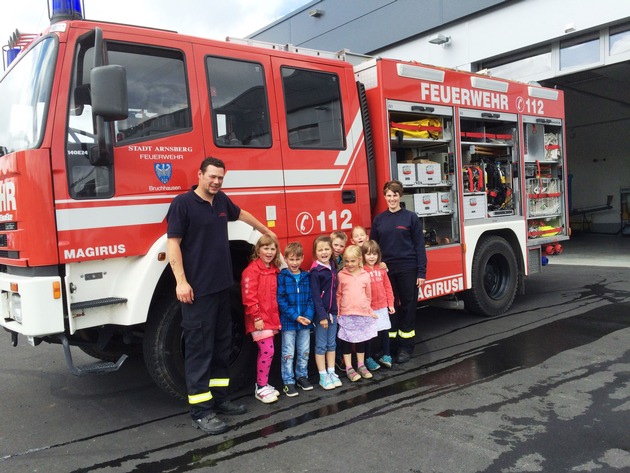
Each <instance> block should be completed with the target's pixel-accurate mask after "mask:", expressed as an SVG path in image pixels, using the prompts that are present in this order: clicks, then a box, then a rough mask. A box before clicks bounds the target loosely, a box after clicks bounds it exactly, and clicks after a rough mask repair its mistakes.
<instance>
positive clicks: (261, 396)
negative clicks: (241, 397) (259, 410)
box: [254, 385, 278, 404]
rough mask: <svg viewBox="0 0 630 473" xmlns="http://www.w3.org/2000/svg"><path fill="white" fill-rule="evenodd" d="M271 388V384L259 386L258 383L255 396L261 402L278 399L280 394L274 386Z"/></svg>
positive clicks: (266, 402)
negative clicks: (274, 389)
mask: <svg viewBox="0 0 630 473" xmlns="http://www.w3.org/2000/svg"><path fill="white" fill-rule="evenodd" d="M270 388H271V386H269V385H267V386H263V387H262V388H259V387H258V385H256V391H255V392H254V396H255V397H256V399H258V400H259V401H260V402H264V403H265V404H269V403H272V402H276V401H277V400H278V396H277V395H276V394H275V392H274V391H273V390H272V389H273V388H271V389H270Z"/></svg>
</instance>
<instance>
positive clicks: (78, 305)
mask: <svg viewBox="0 0 630 473" xmlns="http://www.w3.org/2000/svg"><path fill="white" fill-rule="evenodd" d="M125 302H127V299H125V298H124V297H104V298H103V299H94V300H91V301H82V302H75V303H74V304H70V310H81V309H93V308H94V307H103V306H106V305H114V304H124V303H125Z"/></svg>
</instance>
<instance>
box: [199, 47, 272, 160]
mask: <svg viewBox="0 0 630 473" xmlns="http://www.w3.org/2000/svg"><path fill="white" fill-rule="evenodd" d="M206 73H207V75H208V86H209V88H210V90H209V94H208V95H209V96H210V101H211V109H212V129H213V135H214V143H215V144H216V145H217V146H221V147H249V148H269V147H270V146H271V133H270V126H269V109H268V106H267V92H266V90H265V81H264V69H263V67H262V65H261V64H258V63H255V62H249V61H240V60H236V59H226V58H220V57H208V58H207V59H206Z"/></svg>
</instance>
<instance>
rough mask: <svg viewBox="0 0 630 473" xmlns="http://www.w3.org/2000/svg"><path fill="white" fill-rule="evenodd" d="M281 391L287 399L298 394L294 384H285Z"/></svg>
mask: <svg viewBox="0 0 630 473" xmlns="http://www.w3.org/2000/svg"><path fill="white" fill-rule="evenodd" d="M283 391H284V394H286V395H287V396H288V397H295V396H298V395H299V394H300V393H299V392H298V390H297V389H296V387H295V384H285V385H284V389H283Z"/></svg>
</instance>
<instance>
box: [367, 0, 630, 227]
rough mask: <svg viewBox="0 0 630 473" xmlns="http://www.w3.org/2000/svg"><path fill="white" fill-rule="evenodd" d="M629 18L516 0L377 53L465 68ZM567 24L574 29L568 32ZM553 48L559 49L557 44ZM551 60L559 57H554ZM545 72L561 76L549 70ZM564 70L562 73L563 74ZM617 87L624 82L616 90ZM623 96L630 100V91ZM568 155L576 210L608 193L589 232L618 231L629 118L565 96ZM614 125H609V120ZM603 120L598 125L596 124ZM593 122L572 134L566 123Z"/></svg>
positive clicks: (627, 4) (627, 6) (620, 4)
mask: <svg viewBox="0 0 630 473" xmlns="http://www.w3.org/2000/svg"><path fill="white" fill-rule="evenodd" d="M628 18H630V0H599V1H596V2H594V1H592V0H521V1H518V2H512V3H509V4H507V5H506V6H505V7H502V8H497V9H496V10H494V11H490V12H486V13H483V14H480V15H478V16H475V17H473V18H471V19H468V20H467V21H463V22H460V23H457V24H451V25H447V26H444V27H442V28H440V29H439V30H436V31H433V32H431V34H428V35H424V36H421V37H417V38H415V39H414V40H413V41H410V42H407V43H405V44H400V45H397V46H395V47H391V48H387V49H384V50H381V51H378V55H381V56H387V57H394V58H398V59H403V60H415V61H420V62H423V63H426V64H434V65H439V66H445V67H452V68H457V69H460V70H465V71H470V70H471V65H472V63H474V62H477V61H480V60H484V59H488V58H492V57H495V56H500V55H503V54H507V53H512V52H515V51H518V50H522V49H529V48H532V47H534V46H536V45H539V44H547V43H552V42H554V41H555V42H556V44H557V41H558V40H562V39H565V38H570V37H573V36H579V35H580V34H583V33H585V32H586V31H588V30H598V29H601V28H603V27H605V26H606V25H608V24H609V23H611V22H612V23H618V22H621V21H623V20H624V19H625V20H626V21H627V19H628ZM570 25H572V26H573V27H574V28H575V31H574V32H569V33H565V29H566V28H567V27H568V26H570ZM437 33H440V34H443V35H445V36H450V37H451V41H450V42H449V44H448V45H447V46H446V47H443V46H439V45H434V44H430V43H429V42H428V41H429V38H430V37H432V36H434V35H435V34H437ZM555 47H556V48H557V45H556V46H555ZM552 58H553V60H554V61H555V60H556V59H555V58H557V55H552ZM628 60H629V57H628V55H625V56H618V57H614V58H611V57H605V58H604V62H602V63H601V64H598V65H597V66H604V65H605V64H609V63H612V62H615V61H628ZM591 67H593V66H591ZM552 69H553V70H552V72H551V73H550V74H559V72H557V71H558V65H557V64H553V65H552ZM563 72H564V71H563ZM514 79H516V80H523V81H528V80H543V79H551V77H550V76H542V75H541V76H540V77H531V76H530V77H514ZM620 87H621V85H620ZM627 88H628V91H629V92H628V95H629V96H630V86H628V87H627ZM565 103H566V108H567V110H566V115H567V125H568V127H567V157H568V161H569V170H570V172H571V173H572V174H573V181H572V204H573V208H574V209H576V208H584V207H593V206H597V205H604V204H605V203H606V196H607V195H613V204H612V205H613V209H611V210H608V211H604V212H597V213H593V214H592V215H590V216H589V219H590V220H592V228H593V230H594V231H600V232H613V233H614V232H615V231H617V230H618V229H619V228H620V200H619V188H620V187H629V186H630V142H629V141H628V138H627V137H628V129H629V125H630V120H629V119H628V118H629V117H628V113H627V111H626V110H625V109H624V110H623V115H624V116H625V117H626V118H625V119H623V118H620V116H619V107H616V110H613V109H608V106H609V105H610V104H608V103H606V102H605V101H597V100H596V99H591V98H589V97H586V96H584V95H577V94H571V93H566V94H565ZM607 120H611V121H610V122H608V123H607V122H606V121H607ZM598 121H600V123H599V124H597V122H598ZM572 123H573V124H576V123H577V124H581V123H590V124H592V125H589V126H578V127H576V128H575V129H571V124H572Z"/></svg>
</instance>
